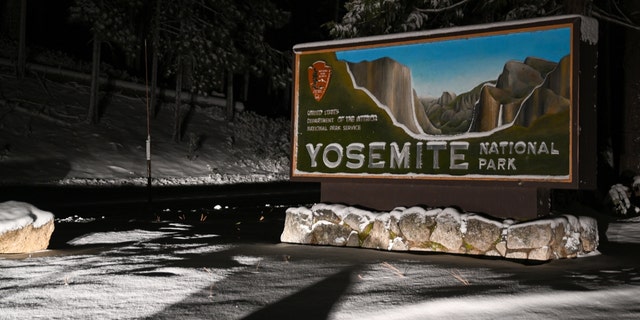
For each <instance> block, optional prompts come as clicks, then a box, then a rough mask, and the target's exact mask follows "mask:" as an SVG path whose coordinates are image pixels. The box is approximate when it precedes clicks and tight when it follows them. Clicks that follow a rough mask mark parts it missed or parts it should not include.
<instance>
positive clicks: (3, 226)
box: [0, 201, 53, 234]
mask: <svg viewBox="0 0 640 320" xmlns="http://www.w3.org/2000/svg"><path fill="white" fill-rule="evenodd" d="M52 219H53V214H52V213H51V212H47V211H43V210H40V209H38V208H36V207H35V206H33V205H31V204H28V203H25V202H18V201H7V202H2V203H0V234H3V233H6V232H9V231H13V230H18V229H22V228H24V227H26V226H27V225H29V224H33V227H34V228H39V227H42V226H43V225H45V224H46V223H48V222H49V221H51V220H52Z"/></svg>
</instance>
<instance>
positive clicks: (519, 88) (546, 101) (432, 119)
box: [347, 55, 571, 135]
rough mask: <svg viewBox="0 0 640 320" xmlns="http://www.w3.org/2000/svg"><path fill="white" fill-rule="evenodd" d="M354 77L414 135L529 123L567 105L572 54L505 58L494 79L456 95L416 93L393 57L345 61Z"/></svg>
mask: <svg viewBox="0 0 640 320" xmlns="http://www.w3.org/2000/svg"><path fill="white" fill-rule="evenodd" d="M347 65H348V68H349V70H350V72H351V74H352V77H353V81H354V83H355V84H356V85H357V86H358V87H361V88H363V89H366V90H367V91H369V92H370V94H371V95H372V96H374V97H375V98H376V99H377V100H378V102H379V104H380V105H381V106H383V107H384V108H386V111H387V112H388V113H389V115H390V116H391V117H392V118H393V119H394V120H395V123H396V124H397V125H398V126H400V127H403V128H404V129H405V130H407V131H408V132H410V133H412V134H417V135H456V134H462V133H468V132H489V131H495V130H500V129H504V128H507V127H510V126H513V125H517V126H523V127H529V126H530V125H531V124H532V123H533V122H534V121H535V120H536V119H538V118H540V117H541V116H543V115H546V114H556V113H560V112H563V111H566V110H568V109H569V108H570V76H571V74H570V72H571V71H570V70H571V68H570V56H569V55H567V56H565V57H564V58H562V59H561V60H560V61H558V62H552V61H547V60H543V59H539V58H535V57H528V58H526V59H525V60H524V61H522V62H520V61H513V60H512V61H508V62H506V63H505V65H504V68H503V71H502V73H501V74H500V75H499V76H498V78H497V79H496V80H488V81H486V82H483V83H479V84H478V85H477V86H476V87H475V88H473V89H472V90H470V91H468V92H465V93H462V94H459V95H456V94H455V93H451V92H443V93H442V95H441V96H440V97H439V98H435V99H434V98H424V97H418V95H417V94H416V91H415V90H414V89H413V87H412V82H411V70H410V69H409V68H408V67H406V66H404V65H402V64H400V63H398V62H396V61H395V60H393V59H391V58H380V59H377V60H374V61H363V62H358V63H347Z"/></svg>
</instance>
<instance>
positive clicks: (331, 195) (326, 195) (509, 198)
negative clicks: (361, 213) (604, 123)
mask: <svg viewBox="0 0 640 320" xmlns="http://www.w3.org/2000/svg"><path fill="white" fill-rule="evenodd" d="M548 192H549V191H548V189H542V188H534V187H517V186H506V185H505V186H496V185H491V184H488V185H473V186H470V185H469V184H464V185H450V184H447V185H441V184H437V183H429V184H424V183H411V182H407V181H401V182H400V183H398V182H394V181H376V182H375V183H372V182H369V181H368V182H362V181H322V184H321V199H320V202H323V203H342V204H345V205H349V206H354V207H365V208H374V209H375V210H380V211H390V210H393V208H396V207H399V206H419V207H424V206H430V207H449V206H456V207H460V208H465V210H467V211H472V212H482V213H487V214H490V215H491V216H493V217H501V218H514V219H518V220H531V219H535V218H538V217H540V216H545V215H548V214H549V211H550V208H549V199H550V198H549V193H548ZM460 195H464V196H460ZM514 208H518V209H517V210H514Z"/></svg>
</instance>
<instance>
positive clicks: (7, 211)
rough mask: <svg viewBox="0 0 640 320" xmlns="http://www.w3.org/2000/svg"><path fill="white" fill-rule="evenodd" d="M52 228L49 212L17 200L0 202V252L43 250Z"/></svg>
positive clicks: (51, 215) (52, 221) (47, 242)
mask: <svg viewBox="0 0 640 320" xmlns="http://www.w3.org/2000/svg"><path fill="white" fill-rule="evenodd" d="M53 229H54V219H53V214H52V213H51V212H47V211H42V210H40V209H38V208H36V207H35V206H33V205H31V204H29V203H24V202H18V201H7V202H2V203H0V253H28V252H34V251H40V250H45V249H47V247H48V246H49V240H50V239H51V234H52V233H53Z"/></svg>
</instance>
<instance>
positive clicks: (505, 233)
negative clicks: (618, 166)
mask: <svg viewBox="0 0 640 320" xmlns="http://www.w3.org/2000/svg"><path fill="white" fill-rule="evenodd" d="M280 240H281V241H282V242H287V243H298V244H313V245H328V246H347V247H361V248H371V249H380V250H390V251H433V252H446V253H453V254H469V255H482V256H492V257H504V258H508V259H523V260H539V261H546V260H553V259H562V258H575V257H578V256H580V255H585V254H588V253H590V252H594V251H596V249H597V247H598V241H599V238H598V225H597V222H596V220H595V219H593V218H590V217H576V216H572V215H558V216H549V217H546V218H539V219H535V220H530V221H526V222H516V221H514V220H510V219H506V220H498V219H496V218H492V217H487V216H484V215H479V214H474V213H462V212H460V211H458V210H457V209H454V208H444V209H424V208H422V207H411V208H396V209H394V210H392V211H390V212H370V211H365V210H361V209H358V208H355V207H350V206H344V205H331V204H316V205H314V206H312V207H311V208H307V207H299V208H289V209H288V210H287V213H286V220H285V226H284V230H283V232H282V235H281V237H280Z"/></svg>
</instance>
